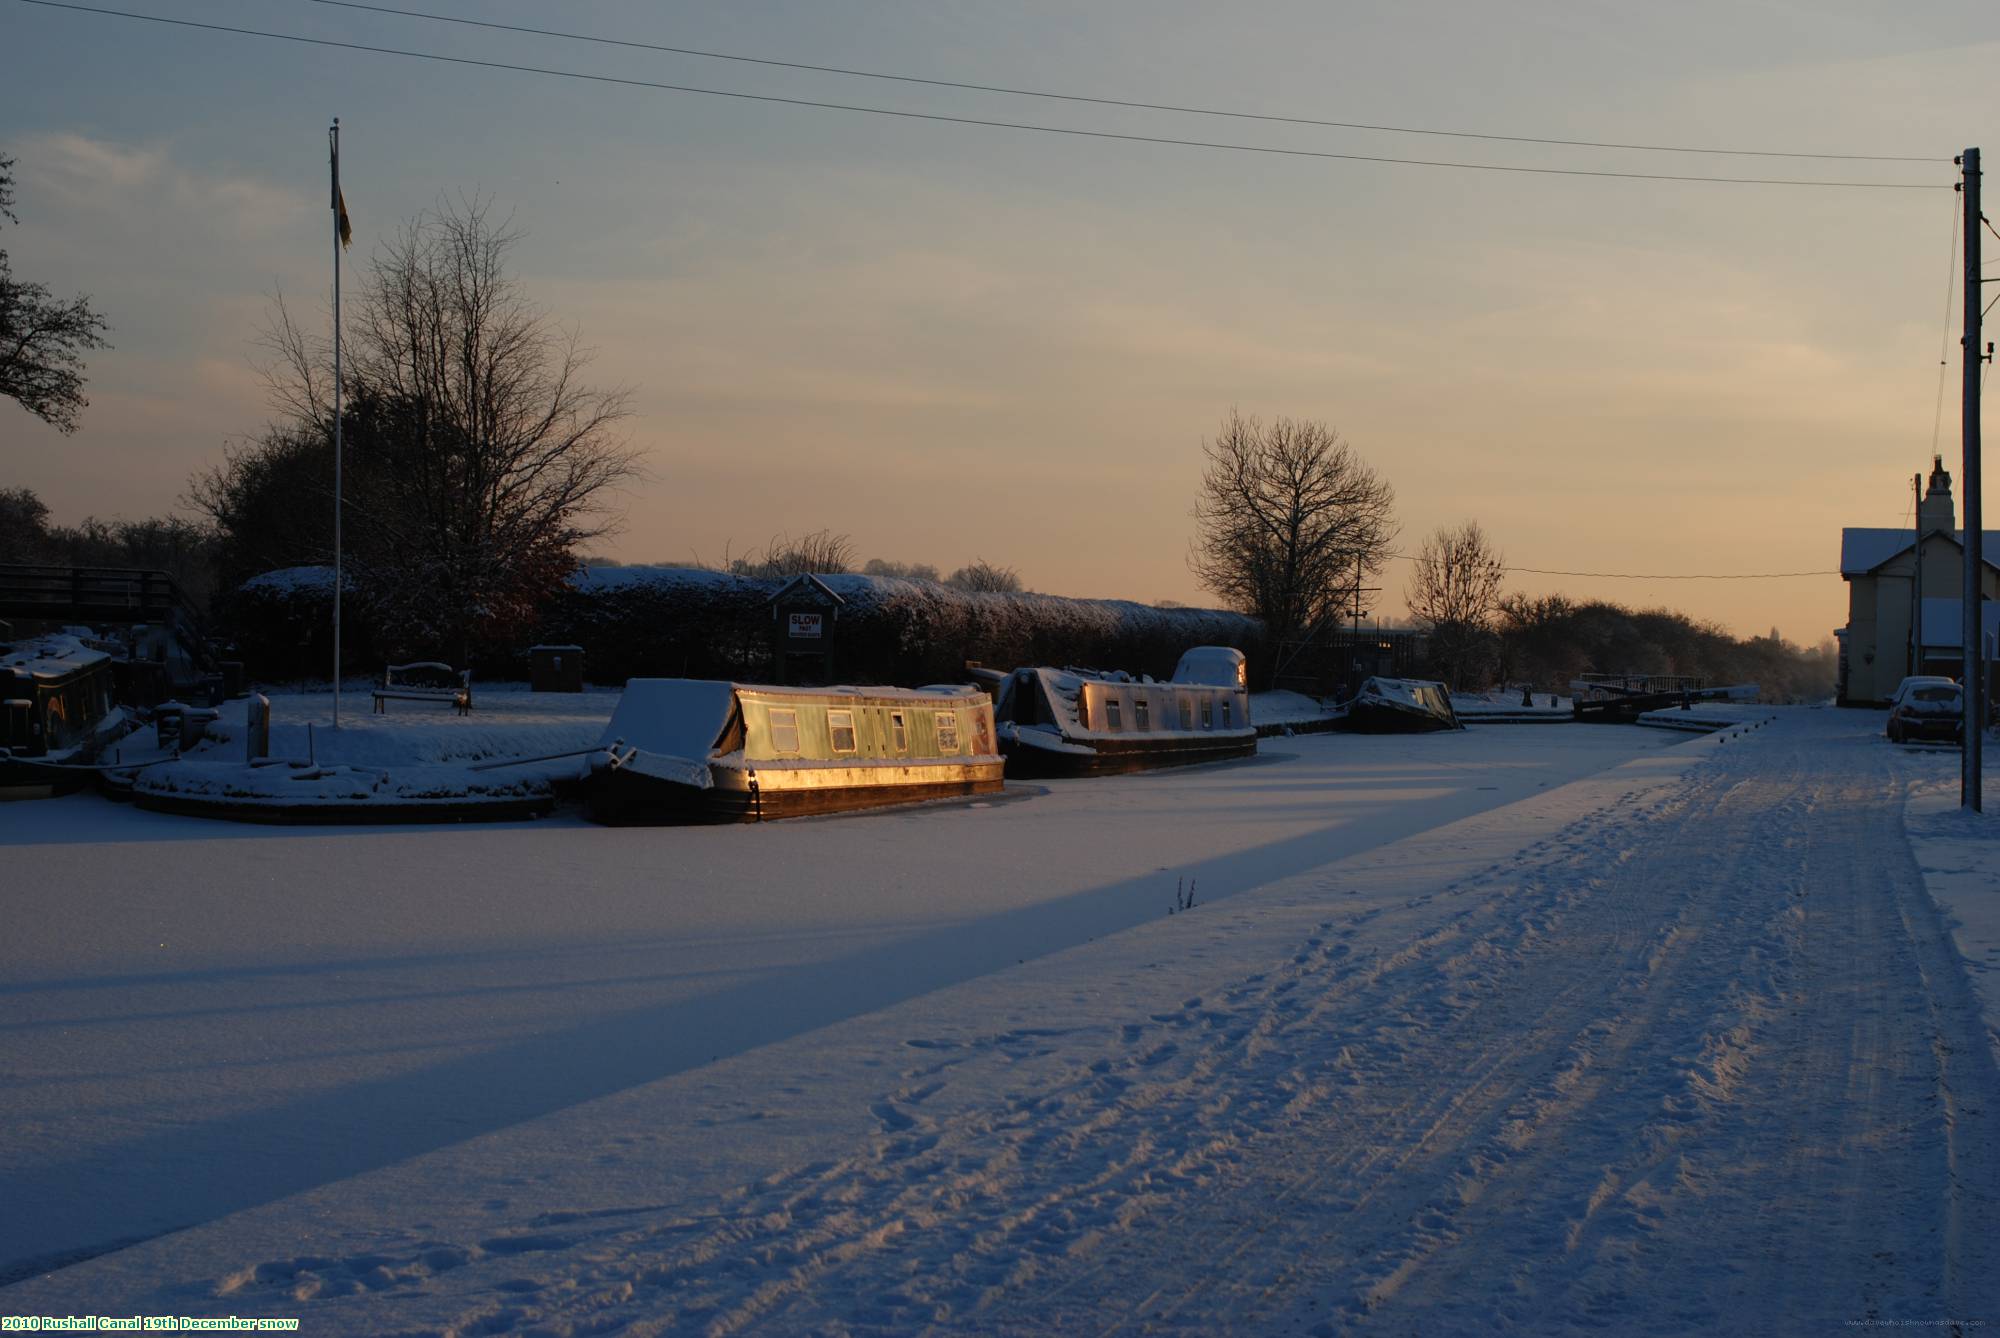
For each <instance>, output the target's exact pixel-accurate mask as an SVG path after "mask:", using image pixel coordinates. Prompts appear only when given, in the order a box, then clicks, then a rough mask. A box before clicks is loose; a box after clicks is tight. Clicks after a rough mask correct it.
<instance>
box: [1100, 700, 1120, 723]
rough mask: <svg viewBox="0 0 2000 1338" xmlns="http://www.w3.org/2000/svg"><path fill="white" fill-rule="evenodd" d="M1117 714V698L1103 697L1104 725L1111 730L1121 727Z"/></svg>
mask: <svg viewBox="0 0 2000 1338" xmlns="http://www.w3.org/2000/svg"><path fill="white" fill-rule="evenodd" d="M1118 715H1119V712H1118V699H1117V698H1116V697H1106V698H1105V699H1104V727H1105V728H1106V729H1111V730H1115V729H1119V728H1121V727H1122V724H1123V722H1122V721H1120V720H1119V718H1118Z"/></svg>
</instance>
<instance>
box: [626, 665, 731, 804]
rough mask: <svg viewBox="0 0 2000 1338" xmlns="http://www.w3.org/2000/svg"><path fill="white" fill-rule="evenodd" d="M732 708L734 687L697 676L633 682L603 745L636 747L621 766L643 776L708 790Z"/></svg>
mask: <svg viewBox="0 0 2000 1338" xmlns="http://www.w3.org/2000/svg"><path fill="white" fill-rule="evenodd" d="M735 705H736V685H735V684H733V683H717V682H713V681H710V680H707V679H699V678H635V679H633V680H631V681H630V682H628V683H627V684H626V685H625V695H624V696H622V697H620V698H619V699H618V708H617V709H616V710H614V711H613V712H612V713H611V723H610V724H609V725H606V726H605V728H604V746H605V747H607V748H608V747H610V746H611V745H612V744H613V743H614V742H616V741H618V740H621V739H622V740H623V741H624V746H625V747H627V748H636V749H638V751H637V752H636V753H634V754H633V755H632V757H631V759H630V760H629V761H626V762H624V763H623V765H624V766H625V767H627V768H630V769H631V770H633V771H635V772H637V773H639V774H640V775H642V776H656V777H658V778H659V779H661V780H669V781H678V782H679V783H681V784H683V785H692V786H695V787H696V788H697V789H703V790H705V789H707V788H708V786H709V773H708V763H709V758H710V756H711V755H712V754H713V753H714V752H715V743H716V740H717V739H719V738H721V737H722V731H723V729H724V728H725V727H726V726H727V725H728V724H729V714H730V712H731V711H732V710H734V709H735Z"/></svg>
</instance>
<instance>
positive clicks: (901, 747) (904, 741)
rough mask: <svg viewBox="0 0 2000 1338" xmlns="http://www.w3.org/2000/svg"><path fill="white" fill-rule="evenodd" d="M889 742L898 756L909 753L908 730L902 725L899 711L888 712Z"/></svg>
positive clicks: (901, 715)
mask: <svg viewBox="0 0 2000 1338" xmlns="http://www.w3.org/2000/svg"><path fill="white" fill-rule="evenodd" d="M889 741H890V743H891V744H893V745H894V746H895V749H896V753H897V755H898V756H900V755H902V754H903V753H907V752H909V751H910V729H909V726H908V725H906V724H905V723H903V713H902V712H901V711H891V712H889Z"/></svg>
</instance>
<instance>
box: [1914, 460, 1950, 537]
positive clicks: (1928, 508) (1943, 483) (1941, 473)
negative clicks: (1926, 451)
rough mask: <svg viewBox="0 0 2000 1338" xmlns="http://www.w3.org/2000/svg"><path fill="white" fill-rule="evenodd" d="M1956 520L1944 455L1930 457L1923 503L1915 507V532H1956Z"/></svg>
mask: <svg viewBox="0 0 2000 1338" xmlns="http://www.w3.org/2000/svg"><path fill="white" fill-rule="evenodd" d="M1957 526H1958V522H1957V519H1956V515H1955V513H1954V511H1953V509H1952V504H1951V475H1950V474H1949V473H1948V472H1946V470H1945V467H1944V457H1943V456H1938V455H1933V456H1932V457H1931V483H1930V488H1929V490H1928V491H1926V492H1925V493H1924V500H1923V504H1922V505H1920V506H1919V507H1918V508H1917V532H1918V533H1919V534H1929V533H1930V532H1931V531H1932V530H1943V531H1944V532H1945V533H1946V534H1954V533H1956V532H1957Z"/></svg>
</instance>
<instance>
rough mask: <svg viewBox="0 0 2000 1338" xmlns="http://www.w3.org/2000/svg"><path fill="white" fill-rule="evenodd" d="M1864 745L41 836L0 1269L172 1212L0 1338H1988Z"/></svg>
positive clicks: (1956, 1018)
mask: <svg viewBox="0 0 2000 1338" xmlns="http://www.w3.org/2000/svg"><path fill="white" fill-rule="evenodd" d="M1868 723H1872V722H1871V721H1867V720H1858V719H1857V718H1856V717H1854V716H1851V715H1846V714H1844V713H1843V714H1835V713H1832V712H1800V713H1793V714H1792V716H1791V717H1790V718H1788V719H1786V720H1784V721H1782V722H1781V723H1780V724H1778V725H1776V726H1773V727H1771V728H1769V729H1765V730H1763V731H1760V732H1758V733H1755V734H1752V735H1747V736H1746V735H1728V736H1717V737H1713V738H1708V739H1702V740H1698V741H1695V742H1690V743H1686V744H1683V745H1682V746H1679V747H1674V748H1671V749H1668V748H1665V747H1663V746H1661V745H1664V744H1667V743H1678V742H1679V740H1677V739H1674V738H1673V737H1672V736H1667V737H1664V738H1662V737H1660V736H1652V735H1645V734H1641V733H1640V732H1638V731H1631V730H1616V729H1613V730H1597V729H1583V728H1580V727H1565V728H1560V729H1552V730H1542V729H1520V728H1515V729H1511V730H1510V729H1502V728H1495V729H1493V730H1491V731H1486V732H1483V733H1482V732H1480V731H1474V732H1472V733H1471V734H1469V735H1456V736H1429V737H1426V738H1422V739H1408V738H1403V739H1395V738H1390V739H1355V738H1348V737H1339V738H1312V739H1299V740H1287V741H1283V742H1282V743H1273V744H1272V750H1273V752H1274V753H1283V754H1286V755H1287V756H1286V757H1285V758H1283V759H1282V760H1280V759H1277V758H1271V759H1266V760H1264V761H1261V762H1258V763H1255V764H1248V765H1242V766H1234V767H1219V768H1211V769H1206V770H1203V771H1201V772H1193V773H1186V774H1182V775H1156V776H1146V777H1134V778H1126V779H1123V780H1118V781H1109V782H1077V783H1071V784H1067V785H1058V786H1054V787H1052V789H1053V790H1055V793H1054V794H1052V795H1050V796H1048V797H1046V798H1043V799H1038V800H1031V801H1028V802H1024V803H1018V804H1003V805H999V806H995V807H992V808H983V809H975V808H951V809H944V810H935V811H930V812H925V813H905V814H900V815H877V816H873V817H866V818H852V819H841V820H837V821H829V822H810V823H799V824H791V825H786V826H780V827H773V828H769V829H765V830H754V829H752V830H738V829H730V830H726V831H704V832H674V833H659V832H649V833H623V832H601V831H595V830H588V829H582V828H577V827H570V826H566V825H562V824H542V825H539V826H531V827H522V828H513V829H502V830H480V831H453V832H422V833H416V832H411V833H396V834H393V835H389V834H362V833H338V834H324V833H319V834H313V835H309V836H308V835H300V834H285V835H276V834H271V833H263V832H250V831H245V832H238V831H236V830H233V829H222V830H220V831H216V830H214V829H202V834H201V836H200V837H196V838H193V839H190V836H189V833H188V832H187V830H186V824H184V823H169V822H168V820H164V819H156V818H151V817H150V816H148V815H141V814H131V813H126V812H123V811H116V812H110V813H106V812H103V811H101V810H99V809H97V808H94V807H93V804H94V802H95V801H90V800H78V801H74V802H71V801H64V804H66V805H67V807H63V806H57V807H54V808H49V807H45V808H44V809H43V810H42V811H43V812H44V813H45V814H46V815H47V816H46V817H45V818H43V819H42V820H41V821H38V822H37V823H35V824H33V829H32V830H26V829H25V828H15V829H9V830H8V838H9V839H10V840H11V841H12V842H13V848H12V849H10V850H9V851H8V852H7V853H8V855H9V856H10V858H17V866H18V862H19V859H21V858H24V859H25V861H26V867H27V873H28V877H27V878H26V879H24V880H23V882H22V883H21V884H20V886H22V887H26V888H28V889H30V890H29V891H28V892H27V893H26V894H25V897H26V899H25V901H21V902H19V903H18V905H17V907H15V908H10V910H16V909H17V910H18V911H19V912H20V913H18V914H12V915H10V919H12V920H13V922H14V923H15V924H18V925H20V926H22V934H21V935H20V936H19V939H20V941H9V942H8V943H6V944H5V945H4V946H0V953H4V954H6V961H7V964H8V970H7V980H8V982H9V986H8V992H7V994H6V995H5V996H4V997H5V999H6V1009H7V1015H6V1018H5V1022H6V1032H5V1037H6V1039H5V1040H4V1041H0V1046H3V1047H4V1048H0V1055H4V1057H5V1062H4V1064H0V1068H4V1069H5V1071H6V1074H7V1077H6V1079H5V1081H6V1084H7V1089H8V1091H9V1105H10V1109H11V1110H14V1111H18V1112H20V1116H19V1117H18V1118H17V1119H16V1120H15V1121H14V1123H13V1124H12V1127H11V1128H10V1129H9V1130H8V1131H7V1132H6V1133H5V1134H4V1136H0V1137H4V1140H5V1141H4V1144H0V1149H4V1155H5V1162H4V1167H5V1180H6V1184H7V1186H8V1187H9V1188H8V1192H7V1198H8V1201H9V1202H10V1204H12V1205H19V1207H17V1208H12V1209H10V1212H9V1214H8V1218H9V1224H8V1226H7V1228H6V1229H7V1230H8V1231H10V1232H12V1233H13V1234H12V1235H11V1236H10V1237H9V1239H8V1246H9V1249H10V1250H11V1252H12V1256H11V1257H13V1258H15V1259H20V1258H22V1257H23V1256H24V1255H29V1254H34V1253H37V1252H38V1250H37V1247H38V1246H39V1247H41V1249H43V1250H49V1249H52V1248H60V1247H61V1246H62V1245H65V1244H75V1245H78V1246H88V1245H90V1244H97V1243H102V1242H103V1241H105V1240H108V1239H111V1238H114V1237H116V1236H118V1235H126V1234H144V1233H149V1232H157V1231H160V1230H163V1229H165V1228H167V1227H171V1226H174V1225H178V1224H179V1222H199V1221H207V1224H206V1225H203V1226H199V1227H196V1228H195V1229H192V1230H187V1231H183V1232H178V1233H175V1234H172V1235H166V1236H160V1237H159V1238H157V1239H154V1240H151V1241H148V1242H146V1243H144V1244H142V1245H138V1246H135V1247H133V1248H131V1249H129V1250H126V1251H123V1252H121V1253H116V1254H109V1255H104V1256H102V1257H99V1258H96V1259H93V1260H90V1261H89V1262H86V1263H82V1264H78V1265H76V1266H75V1267H72V1268H70V1269H67V1270H64V1271H61V1272H58V1273H54V1274H52V1275H50V1276H48V1277H46V1278H40V1279H33V1280H29V1281H25V1282H22V1283H20V1284H18V1285H16V1286H14V1287H12V1288H8V1289H6V1290H4V1291H0V1310H4V1311H9V1312H15V1311H19V1312H26V1311H28V1310H34V1311H36V1312H37V1313H68V1312H71V1311H75V1310H76V1309H77V1308H78V1307H79V1306H86V1305H87V1306H88V1307H89V1308H91V1309H93V1310H95V1311H97V1312H98V1313H121V1312H122V1313H133V1312H135V1311H148V1310H149V1308H151V1307H153V1306H155V1305H158V1306H161V1307H164V1308H167V1309H174V1310H175V1313H211V1312H212V1313H228V1312H234V1313H239V1314H253V1313H254V1314H291V1313H298V1314H301V1315H302V1316H304V1317H306V1320H307V1323H308V1324H309V1325H310V1326H311V1327H312V1328H314V1329H315V1330H316V1331H323V1332H325V1331H340V1332H363V1331H374V1330H380V1329H383V1328H387V1327H395V1328H431V1329H437V1330H453V1331H468V1330H474V1329H481V1328H484V1329H485V1330H487V1331H507V1330H511V1329H540V1330H544V1331H550V1332H566V1331H585V1330H588V1331H605V1330H616V1329H618V1328H620V1327H621V1326H626V1325H629V1326H631V1327H632V1329H633V1331H638V1332H661V1331H665V1332H682V1331H690V1332H699V1331H707V1332H733V1331H753V1330H754V1331H759V1332H764V1331H781V1332H782V1331H814V1332H885V1333H886V1332H903V1331H908V1330H910V1329H915V1328H921V1327H924V1326H925V1325H938V1326H942V1327H945V1328H952V1329H961V1330H965V1331H1003V1332H1009V1331H1011V1332H1021V1331H1027V1332H1077V1331H1109V1330H1115V1329H1119V1328H1121V1327H1123V1328H1125V1329H1127V1330H1129V1331H1133V1332H1157V1331H1176V1332H1190V1333H1193V1332H1213V1331H1216V1330H1219V1329H1232V1330H1236V1331H1246V1330H1255V1331H1301V1332H1310V1331H1314V1330H1319V1331H1325V1332H1341V1331H1347V1330H1350V1329H1357V1330H1377V1329H1379V1330H1380V1331H1383V1332H1410V1331H1422V1332H1427V1333H1430V1332H1479V1331H1486V1330H1488V1329H1491V1328H1495V1327H1500V1328H1509V1327H1511V1328H1515V1329H1519V1330H1521V1331H1526V1332H1548V1331H1555V1332H1582V1331H1586V1330H1588V1331H1593V1332H1601V1331H1604V1330H1607V1329H1608V1330H1612V1331H1618V1330H1631V1329H1643V1330H1646V1331H1667V1332H1673V1331H1684V1332H1699V1331H1712V1330H1715V1329H1719V1328H1725V1327H1726V1328H1737V1327H1747V1328H1751V1329H1753V1330H1756V1329H1763V1330H1767V1331H1775V1332H1795V1331H1803V1330H1811V1329H1815V1328H1817V1327H1821V1326H1839V1325H1841V1324H1842V1323H1843V1322H1844V1321H1847V1320H1864V1319H1870V1318H1876V1319H1899V1318H1900V1319H1927V1320H1935V1319H1941V1318H1950V1317H1958V1318H1985V1319H1986V1320H1987V1321H1988V1322H1992V1321H1993V1320H1994V1319H2000V1307H1996V1305H1995V1292H1994V1289H1995V1286H1996V1279H2000V1259H1996V1258H1995V1245H1994V1242H1995V1241H1996V1239H2000V1222H1996V1221H1995V1212H1994V1198H1995V1191H1996V1188H2000V1186H1996V1177H1995V1162H1994V1155H1993V1153H1992V1152H1990V1151H1988V1150H1987V1149H1989V1148H1990V1147H1991V1146H1992V1145H1993V1128H1992V1123H1991V1120H1992V1117H1991V1116H1990V1115H1988V1114H1987V1111H1988V1110H1991V1109H1996V1108H2000V1102H1996V1100H1995V1098H1996V1097H2000V1083H1996V1080H1995V1077H1994V1069H1993V1063H1992V1056H1991V1053H1990V1052H1989V1051H1988V1050H1987V1048H1986V1047H1985V1046H1983V1045H1979V1044H1977V1040H1978V1031H1979V1025H1980V1024H1979V1022H1978V1020H1977V1017H1976V1015H1975V1006H1974V1003H1973V1001H1972V999H1971V997H1970V996H1969V994H1968V993H1967V991H1966V986H1965V973H1964V971H1963V969H1962V966H1961V964H1960V963H1959V961H1958V960H1957V958H1956V956H1955V955H1954V954H1953V952H1952V949H1951V946H1950V942H1949V940H1948V939H1946V938H1945V937H1943V936H1942V934H1941V933H1940V930H1939V916H1938V913H1937V911H1936V910H1935V908H1934V907H1933V905H1932V903H1931V902H1930V901H1929V900H1928V898H1927V897H1926V896H1925V895H1924V888H1923V883H1922V881H1921V877H1920V875H1919V873H1918V869H1917V866H1916V863H1915V862H1914V861H1913V860H1911V858H1910V856H1909V853H1908V852H1909V846H1908V844H1907V843H1906V842H1905V840H1904V838H1903V835H1902V822H1903V815H1902V812H1901V807H1900V802H1899V799H1900V795H1901V793H1902V790H1903V787H1904V786H1905V784H1906V783H1907V781H1908V779H1909V772H1908V768H1909V767H1910V766H1912V765H1919V766H1920V765H1923V764H1925V763H1927V762H1928V761H1929V760H1930V759H1922V760H1921V761H1920V762H1916V763H1912V762H1911V761H1909V760H1908V759H1907V757H1906V756H1905V755H1904V754H1902V753H1900V752H1899V751H1898V750H1892V749H1886V748H1885V747H1883V746H1881V745H1880V742H1879V740H1876V739H1872V738H1869V737H1867V736H1866V735H1865V733H1864V732H1863V730H1864V727H1865V725H1867V724H1868ZM1455 743H1456V744H1457V745H1460V746H1458V747H1456V748H1454V744H1455ZM1439 745H1443V746H1439ZM1635 756H1636V760H1633V761H1627V762H1624V765H1614V764H1616V763H1619V762H1621V761H1624V759H1627V758H1634V757H1635ZM1606 767H1611V769H1609V770H1607V769H1605V768H1606ZM1579 777H1581V778H1582V779H1575V778H1579ZM1565 780H1570V781H1572V783H1570V784H1568V785H1566V786H1564V785H1561V782H1562V781H1565ZM1486 786H1494V787H1497V788H1495V789H1491V790H1488V789H1485V788H1483V787H1486ZM1510 801H1513V802H1510ZM1496 805H1500V806H1496ZM65 823H73V824H75V825H74V826H73V827H70V828H68V829H65V828H64V826H63V824H65ZM169 829H171V833H172V835H173V836H174V837H177V838H180V839H178V840H165V839H155V838H163V837H165V836H166V835H167V834H168V831H169ZM66 830H67V833H68V834H69V835H71V836H80V835H84V834H93V833H94V834H97V835H98V844H95V845H93V846H89V847H80V846H79V845H78V844H76V843H75V842H74V841H73V840H71V841H65V840H64V839H63V837H64V836H65V832H66ZM1188 874H1192V875H1194V876H1195V877H1196V879H1197V881H1198V885H1199V888H1200V894H1199V895H1200V902H1201V904H1200V905H1198V906H1197V907H1196V909H1195V910H1194V911H1193V912H1191V913H1188V914H1187V915H1185V916H1174V917H1171V918H1169V917H1167V916H1166V915H1165V909H1166V906H1167V904H1168V903H1169V902H1170V901H1171V900H1172V891H1173V881H1174V879H1175V878H1177V877H1179V876H1182V875H1188ZM10 896H14V897H16V898H20V897H21V896H22V894H21V893H18V892H17V893H10ZM1120 931H1122V932H1120ZM155 936H157V937H158V940H159V943H160V944H161V945H163V946H158V947H155V946H154V944H153V942H152V940H153V939H154V938H155ZM1093 939H1094V940H1095V941H1090V940H1093ZM155 954H157V955H155ZM1023 959H1025V960H1023ZM292 1191H299V1192H296V1193H292V1196H291V1197H288V1198H281V1197H279V1196H280V1195H284V1194H287V1193H291V1192H292ZM232 1209H243V1210H244V1211H240V1212H235V1213H234V1214H233V1215H230V1216H218V1215H219V1214H222V1213H227V1212H230V1210H232ZM176 1211H179V1212H181V1213H183V1214H184V1216H182V1217H181V1218H180V1219H179V1222H177V1221H176V1220H175V1218H174V1214H175V1212H176ZM210 1218H217V1219H218V1220H213V1221H208V1220H207V1219H210ZM65 1233H66V1234H65ZM197 1304H200V1305H205V1306H206V1307H207V1310H200V1309H189V1307H190V1306H193V1305H197ZM151 1313H162V1311H160V1310H152V1311H151Z"/></svg>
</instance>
